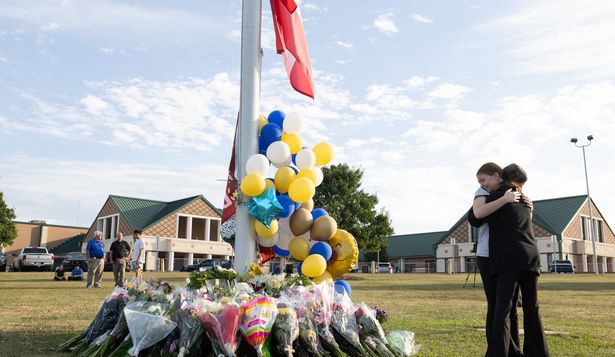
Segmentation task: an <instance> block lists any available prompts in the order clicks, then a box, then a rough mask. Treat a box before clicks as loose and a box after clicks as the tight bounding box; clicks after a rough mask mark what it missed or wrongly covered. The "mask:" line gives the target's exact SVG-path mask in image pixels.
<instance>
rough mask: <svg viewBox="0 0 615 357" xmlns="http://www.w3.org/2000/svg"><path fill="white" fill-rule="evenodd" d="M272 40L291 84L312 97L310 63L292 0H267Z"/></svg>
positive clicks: (312, 86) (296, 10) (299, 16)
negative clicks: (273, 31)
mask: <svg viewBox="0 0 615 357" xmlns="http://www.w3.org/2000/svg"><path fill="white" fill-rule="evenodd" d="M271 12H272V14H273V28H274V30H275V44H276V49H277V51H278V53H279V54H281V55H282V57H283V59H284V66H285V67H286V72H287V73H288V79H290V85H291V86H293V88H294V89H295V90H296V91H297V92H299V93H301V94H303V95H306V96H308V97H310V98H312V99H314V82H313V81H312V64H311V63H310V54H309V53H308V48H307V42H306V40H305V33H304V31H303V22H302V21H301V15H300V14H299V10H298V8H297V4H296V3H295V1H294V0H271Z"/></svg>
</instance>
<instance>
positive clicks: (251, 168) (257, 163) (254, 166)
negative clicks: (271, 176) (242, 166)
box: [246, 154, 269, 177]
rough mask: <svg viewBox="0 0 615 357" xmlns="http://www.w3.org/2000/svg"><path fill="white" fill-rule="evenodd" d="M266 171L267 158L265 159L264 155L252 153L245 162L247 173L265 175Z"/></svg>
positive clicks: (267, 169)
mask: <svg viewBox="0 0 615 357" xmlns="http://www.w3.org/2000/svg"><path fill="white" fill-rule="evenodd" d="M268 171H269V160H267V157H266V156H265V155H261V154H254V155H252V156H250V158H249V159H248V162H246V172H247V173H248V174H259V175H261V176H263V177H264V176H267V172H268Z"/></svg>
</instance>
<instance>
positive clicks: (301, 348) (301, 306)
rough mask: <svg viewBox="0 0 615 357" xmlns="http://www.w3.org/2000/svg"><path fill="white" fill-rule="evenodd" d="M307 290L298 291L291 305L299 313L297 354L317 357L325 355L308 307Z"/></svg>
mask: <svg viewBox="0 0 615 357" xmlns="http://www.w3.org/2000/svg"><path fill="white" fill-rule="evenodd" d="M305 290H306V289H305V288H303V287H301V288H300V289H296V290H295V291H294V292H293V293H292V294H291V296H293V298H292V300H291V301H290V303H291V304H292V307H293V309H294V310H295V312H296V313H297V321H298V323H299V339H298V340H297V344H296V346H297V348H295V350H296V352H297V353H296V354H297V355H300V356H304V355H305V356H316V357H320V356H323V355H325V351H324V350H323V348H322V346H321V344H320V341H319V340H318V332H317V327H316V322H315V320H314V316H313V315H312V313H311V311H310V310H309V309H308V307H307V303H306V301H305Z"/></svg>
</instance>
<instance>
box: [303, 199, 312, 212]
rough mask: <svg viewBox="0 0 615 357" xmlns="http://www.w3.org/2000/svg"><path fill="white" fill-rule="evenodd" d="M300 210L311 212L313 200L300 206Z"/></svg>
mask: <svg viewBox="0 0 615 357" xmlns="http://www.w3.org/2000/svg"><path fill="white" fill-rule="evenodd" d="M301 208H305V209H306V210H308V211H310V212H312V210H313V209H314V200H312V199H311V200H309V201H307V202H303V203H302V204H301Z"/></svg>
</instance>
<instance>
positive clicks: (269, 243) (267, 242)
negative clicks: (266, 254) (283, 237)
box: [258, 235, 278, 248]
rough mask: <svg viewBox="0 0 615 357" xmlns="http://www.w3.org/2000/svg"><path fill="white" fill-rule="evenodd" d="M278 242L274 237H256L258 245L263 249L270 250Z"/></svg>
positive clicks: (276, 237)
mask: <svg viewBox="0 0 615 357" xmlns="http://www.w3.org/2000/svg"><path fill="white" fill-rule="evenodd" d="M277 242H278V236H277V235H275V236H273V237H271V238H265V237H260V236H259V237H258V244H259V245H260V246H261V247H265V248H271V247H273V246H274V245H276V243H277Z"/></svg>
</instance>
